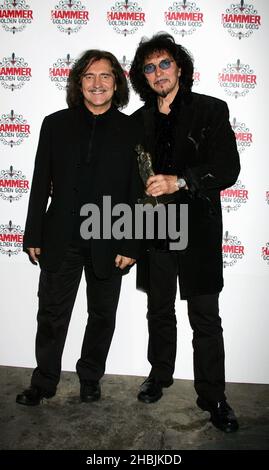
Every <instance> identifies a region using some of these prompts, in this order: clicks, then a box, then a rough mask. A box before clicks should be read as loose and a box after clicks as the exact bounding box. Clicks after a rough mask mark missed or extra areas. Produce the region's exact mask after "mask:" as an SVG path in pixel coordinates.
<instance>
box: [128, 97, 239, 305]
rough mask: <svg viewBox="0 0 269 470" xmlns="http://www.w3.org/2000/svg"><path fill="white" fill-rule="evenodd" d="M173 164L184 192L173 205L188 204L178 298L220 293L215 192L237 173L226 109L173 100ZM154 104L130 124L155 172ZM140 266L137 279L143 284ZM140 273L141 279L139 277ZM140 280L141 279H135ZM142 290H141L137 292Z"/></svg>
mask: <svg viewBox="0 0 269 470" xmlns="http://www.w3.org/2000/svg"><path fill="white" fill-rule="evenodd" d="M175 100H176V102H175V103H174V105H175V106H176V111H177V119H176V122H175V129H174V135H173V138H174V142H175V144H174V148H173V160H174V161H175V162H176V172H177V174H178V176H182V177H184V178H185V180H186V181H187V184H188V187H189V188H190V190H189V191H185V190H180V191H178V192H177V193H175V197H176V199H177V202H178V203H185V204H188V209H189V210H188V214H189V225H188V240H189V241H188V247H187V249H186V250H184V251H182V252H179V255H180V262H179V270H180V272H179V283H180V292H181V297H182V298H183V299H184V298H187V297H189V296H193V295H202V294H211V293H217V292H220V291H221V289H222V287H223V269H222V213H221V203H220V191H221V190H222V189H225V188H227V187H229V186H232V185H233V184H234V183H235V182H236V180H237V177H238V174H239V171H240V163H239V155H238V152H237V147H236V140H235V136H234V132H233V131H232V128H231V125H230V122H229V112H228V107H227V104H226V103H225V102H224V101H221V100H219V99H217V98H213V97H210V96H206V95H201V94H197V93H189V94H187V95H183V96H182V95H180V93H178V95H177V97H176V98H175ZM155 109H156V104H154V105H153V104H151V105H148V106H143V107H142V108H140V109H139V110H138V111H136V112H135V113H134V114H133V115H132V117H131V119H133V126H135V127H136V129H137V131H138V132H139V133H140V135H141V138H142V136H144V137H143V138H142V141H143V142H144V146H145V148H146V150H147V151H149V152H150V153H151V154H152V157H153V167H154V151H155V144H154V136H155V129H154V112H155ZM143 265H144V263H143V260H141V263H138V276H139V278H140V279H145V275H144V274H145V273H143V269H144V267H145V266H144V267H143ZM139 269H140V270H141V273H140V272H139ZM140 275H141V277H140ZM140 287H142V288H144V290H146V286H143V285H142V286H140Z"/></svg>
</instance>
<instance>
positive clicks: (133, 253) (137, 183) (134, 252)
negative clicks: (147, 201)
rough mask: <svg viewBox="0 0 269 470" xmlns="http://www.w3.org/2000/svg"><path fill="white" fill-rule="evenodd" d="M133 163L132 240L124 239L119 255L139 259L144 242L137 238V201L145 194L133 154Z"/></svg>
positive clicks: (130, 194) (131, 187) (130, 196)
mask: <svg viewBox="0 0 269 470" xmlns="http://www.w3.org/2000/svg"><path fill="white" fill-rule="evenodd" d="M131 158H132V163H131V172H130V180H129V206H130V207H131V209H132V238H131V239H124V240H123V244H122V246H121V250H120V251H121V252H120V253H119V254H120V255H122V256H127V257H129V258H134V259H138V258H139V257H140V255H141V251H142V240H139V239H136V238H135V204H137V200H138V199H139V198H140V197H141V196H142V194H143V192H144V191H143V184H142V180H141V178H140V175H139V171H138V163H137V159H136V154H135V152H134V151H133V152H132V156H131Z"/></svg>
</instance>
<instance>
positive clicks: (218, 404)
mask: <svg viewBox="0 0 269 470" xmlns="http://www.w3.org/2000/svg"><path fill="white" fill-rule="evenodd" d="M196 403H197V405H198V406H199V408H201V410H203V411H209V413H210V414H211V421H212V424H214V426H216V428H219V429H221V430H222V431H224V432H235V431H237V429H238V428H239V424H238V421H237V419H236V416H235V414H234V411H233V409H232V408H231V407H230V406H229V405H228V403H227V401H226V400H222V401H215V402H208V401H206V400H203V399H202V398H200V397H198V398H197V401H196Z"/></svg>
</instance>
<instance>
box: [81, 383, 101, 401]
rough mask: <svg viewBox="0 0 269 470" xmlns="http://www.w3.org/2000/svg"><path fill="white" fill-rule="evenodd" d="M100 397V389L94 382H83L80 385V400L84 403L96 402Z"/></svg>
mask: <svg viewBox="0 0 269 470" xmlns="http://www.w3.org/2000/svg"><path fill="white" fill-rule="evenodd" d="M100 397H101V387H100V384H99V382H96V381H90V380H88V381H83V382H81V383H80V400H81V401H83V402H86V403H89V402H91V401H97V400H99V398H100Z"/></svg>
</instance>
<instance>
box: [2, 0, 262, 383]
mask: <svg viewBox="0 0 269 470" xmlns="http://www.w3.org/2000/svg"><path fill="white" fill-rule="evenodd" d="M268 18H269V3H268V1H267V0H256V1H252V2H251V3H247V2H244V1H240V2H234V3H231V0H228V1H227V0H218V1H217V2H216V1H215V0H204V1H202V0H201V1H198V0H197V1H196V2H192V1H173V0H137V1H111V0H81V1H78V0H70V1H69V0H61V1H59V0H18V1H13V0H0V152H1V158H0V262H1V271H0V272H1V274H0V275H1V280H0V282H1V284H0V285H1V294H0V295H1V329H0V341H1V343H0V364H2V365H11V366H26V367H34V366H35V359H34V340H35V332H36V311H37V295H36V292H37V283H38V275H39V268H38V267H34V266H32V265H31V264H30V263H29V261H28V260H27V257H26V255H25V254H24V253H22V251H21V242H22V237H23V230H24V224H25V217H26V211H27V204H28V197H29V188H30V184H31V177H32V171H33V163H34V157H35V151H36V146H37V141H38V135H39V129H40V125H41V122H42V120H43V118H44V116H45V115H47V114H50V113H52V112H54V111H56V110H58V109H61V108H64V107H66V103H65V85H66V77H67V75H68V71H69V68H70V66H71V65H72V63H73V62H74V60H75V59H76V58H77V57H78V56H79V55H80V54H81V53H82V52H84V51H85V50H87V49H91V48H101V49H107V50H109V51H111V52H113V53H114V54H115V55H116V56H117V57H118V58H119V59H120V61H121V63H122V65H123V66H124V68H125V70H126V74H128V70H129V67H130V61H131V60H132V58H133V56H134V51H135V48H136V46H137V45H138V43H139V41H140V38H141V36H144V35H145V36H151V35H152V34H153V33H155V32H157V31H167V32H169V33H171V34H172V35H174V37H175V39H176V41H177V42H178V43H181V44H182V45H184V46H185V47H186V48H187V49H188V50H189V51H190V52H191V53H192V54H193V56H194V59H195V77H194V78H195V85H194V87H193V90H194V91H196V92H198V93H205V94H209V95H213V96H216V97H218V98H221V99H224V100H225V101H227V103H228V105H229V108H230V117H231V123H232V125H233V128H234V130H235V133H236V137H237V142H238V148H239V151H240V155H241V164H242V170H241V174H240V177H239V182H238V183H237V184H236V185H235V186H234V187H233V188H231V189H229V190H228V191H225V192H223V194H222V204H223V213H224V240H223V260H224V266H225V269H224V274H225V288H224V291H223V293H222V294H221V303H220V304H221V316H222V319H223V326H224V339H225V347H226V378H227V381H233V382H256V383H269V360H268V359H269V358H268V347H267V344H268V331H269V320H268V311H269V305H268V273H269V227H268V226H269V224H268V215H269V178H268V170H269V163H268V155H267V144H266V141H267V137H266V132H267V127H268V125H267V119H266V112H267V111H268V93H267V82H266V80H267V79H266V76H268V72H269V70H268V62H267V60H266V57H267V52H266V48H267V45H268V31H269V29H268ZM140 105H142V103H141V102H139V100H138V98H137V96H135V95H134V93H132V95H131V100H130V104H129V106H128V108H126V109H125V110H124V112H126V113H127V114H129V113H131V112H132V111H134V110H135V109H137V108H138V107H139V106H140ZM66 138H68V136H66ZM63 184H64V182H63ZM55 237H57V234H55ZM201 249H203V247H201ZM177 307H178V308H177V313H178V356H177V363H176V371H175V377H176V378H185V379H192V377H193V372H192V345H191V336H192V335H191V330H190V327H189V324H188V319H187V313H186V303H185V302H182V301H180V299H179V298H178V299H177ZM86 317H87V313H86V299H85V282H84V280H83V282H82V283H81V286H80V289H79V293H78V297H77V302H76V305H75V308H74V312H73V316H72V320H71V323H70V328H69V334H68V339H67V343H66V346H65V351H64V356H63V369H64V370H75V363H76V360H77V359H78V357H79V354H80V347H81V343H82V336H83V332H84V327H85V322H86ZM146 350H147V324H146V296H145V295H144V294H142V293H141V292H138V291H136V290H135V269H133V271H132V272H131V273H130V274H129V275H128V276H127V277H125V278H124V281H123V287H122V293H121V298H120V304H119V308H118V315H117V327H116V332H115V335H114V339H113V343H112V346H111V350H110V354H109V358H108V361H107V372H108V373H115V374H130V375H147V373H148V371H149V365H148V363H147V359H146V354H147V352H146Z"/></svg>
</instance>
